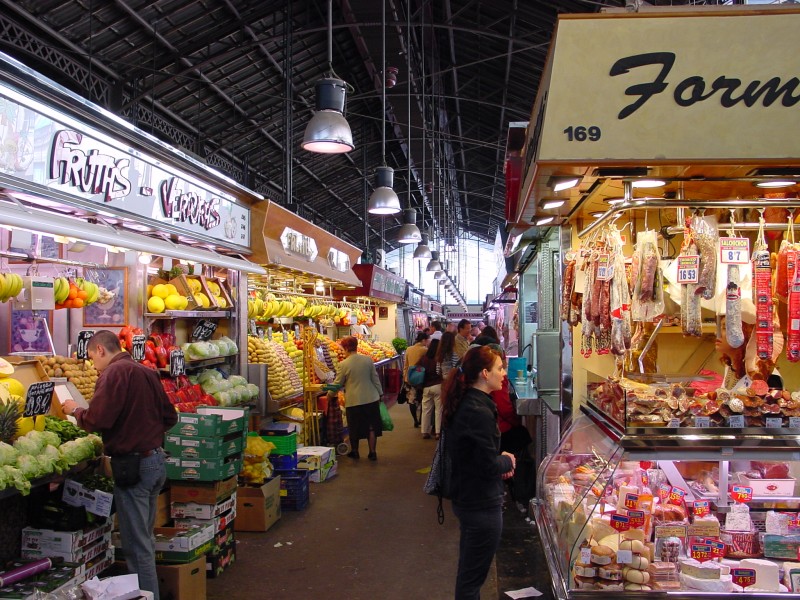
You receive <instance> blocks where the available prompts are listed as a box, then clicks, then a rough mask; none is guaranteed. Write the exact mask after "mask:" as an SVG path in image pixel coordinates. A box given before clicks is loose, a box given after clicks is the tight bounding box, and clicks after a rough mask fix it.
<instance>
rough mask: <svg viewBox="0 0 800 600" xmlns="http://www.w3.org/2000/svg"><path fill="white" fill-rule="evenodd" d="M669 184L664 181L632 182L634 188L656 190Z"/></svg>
mask: <svg viewBox="0 0 800 600" xmlns="http://www.w3.org/2000/svg"><path fill="white" fill-rule="evenodd" d="M666 184H667V182H666V181H664V180H663V179H635V180H634V181H632V182H631V187H634V188H656V187H662V186H664V185H666Z"/></svg>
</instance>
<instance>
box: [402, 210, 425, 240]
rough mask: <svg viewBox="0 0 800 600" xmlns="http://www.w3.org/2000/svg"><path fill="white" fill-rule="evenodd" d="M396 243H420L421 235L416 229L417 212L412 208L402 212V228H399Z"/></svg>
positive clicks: (417, 228)
mask: <svg viewBox="0 0 800 600" xmlns="http://www.w3.org/2000/svg"><path fill="white" fill-rule="evenodd" d="M397 241H398V242H400V243H401V244H415V243H417V242H421V241H422V233H420V230H419V227H417V211H415V210H414V209H413V208H407V209H405V210H404V211H403V226H402V227H400V233H399V234H398V236H397Z"/></svg>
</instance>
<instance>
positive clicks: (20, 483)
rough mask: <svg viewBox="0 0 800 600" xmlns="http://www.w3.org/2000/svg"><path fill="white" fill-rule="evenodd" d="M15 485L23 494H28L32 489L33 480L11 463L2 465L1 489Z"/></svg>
mask: <svg viewBox="0 0 800 600" xmlns="http://www.w3.org/2000/svg"><path fill="white" fill-rule="evenodd" d="M7 487H15V488H17V489H18V490H19V492H20V493H21V494H22V495H23V496H27V495H28V494H29V493H30V491H31V482H30V481H28V479H27V478H26V477H25V475H24V474H23V473H22V471H20V470H19V469H17V468H16V467H12V466H11V465H4V466H2V467H0V489H5V488H7Z"/></svg>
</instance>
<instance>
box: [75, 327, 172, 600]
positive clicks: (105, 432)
mask: <svg viewBox="0 0 800 600" xmlns="http://www.w3.org/2000/svg"><path fill="white" fill-rule="evenodd" d="M87 353H88V355H89V358H90V359H91V360H92V361H93V362H94V367H95V369H97V370H98V371H99V372H100V377H99V378H98V379H97V384H96V388H95V392H94V396H93V397H92V403H91V405H90V406H89V408H80V407H79V406H78V405H77V403H76V402H75V401H74V400H67V401H66V402H64V405H63V409H64V413H65V414H68V415H73V416H74V417H75V420H76V421H77V422H78V426H79V427H81V428H83V429H85V430H86V431H94V432H98V433H100V435H101V436H102V438H103V445H104V450H105V453H106V454H107V455H109V456H111V468H112V470H113V471H114V501H115V502H116V507H117V519H118V521H119V529H120V534H121V536H122V547H123V550H124V552H125V560H126V562H127V563H128V570H129V571H130V572H131V573H136V575H137V576H138V577H139V588H140V589H142V590H146V591H148V592H152V593H153V597H154V598H156V600H157V599H158V597H159V596H158V576H157V575H156V560H155V540H154V538H153V525H154V524H155V518H156V503H157V500H158V494H159V493H160V492H161V488H162V487H164V482H165V481H166V479H167V473H166V467H165V466H164V459H165V456H164V451H163V450H162V449H161V444H162V443H163V440H164V433H165V432H166V431H167V430H169V429H170V428H171V427H172V426H173V425H175V423H177V422H178V413H177V412H175V407H174V406H172V404H171V403H170V401H169V398H167V394H166V393H165V392H164V388H163V387H161V381H160V380H159V377H158V373H156V372H155V371H153V370H152V369H148V368H147V367H145V366H143V365H140V364H139V363H137V362H136V361H134V360H133V358H131V356H130V354H128V353H127V352H123V351H122V348H121V347H120V344H119V338H117V336H116V334H114V333H112V332H111V331H108V330H105V329H103V330H100V331H98V332H97V333H95V334H94V335H93V336H92V337H91V339H90V340H89V343H88V344H87ZM122 464H125V465H127V466H128V467H129V473H130V475H131V478H130V479H129V480H128V481H125V480H123V478H122V477H121V476H120V472H119V471H118V467H119V466H120V465H122Z"/></svg>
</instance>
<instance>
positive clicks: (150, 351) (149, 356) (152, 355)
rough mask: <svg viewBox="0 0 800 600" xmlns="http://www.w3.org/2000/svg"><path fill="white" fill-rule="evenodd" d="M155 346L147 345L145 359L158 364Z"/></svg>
mask: <svg viewBox="0 0 800 600" xmlns="http://www.w3.org/2000/svg"><path fill="white" fill-rule="evenodd" d="M154 348H155V346H147V345H145V347H144V359H145V360H149V361H150V362H151V363H153V364H156V362H158V361H157V360H156V352H155V350H154Z"/></svg>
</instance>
